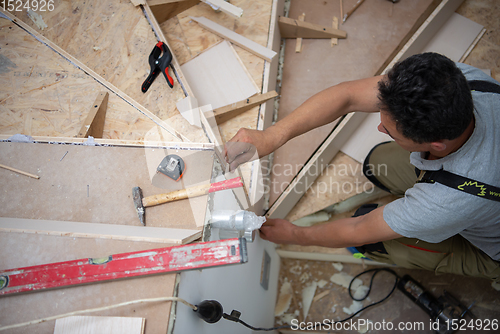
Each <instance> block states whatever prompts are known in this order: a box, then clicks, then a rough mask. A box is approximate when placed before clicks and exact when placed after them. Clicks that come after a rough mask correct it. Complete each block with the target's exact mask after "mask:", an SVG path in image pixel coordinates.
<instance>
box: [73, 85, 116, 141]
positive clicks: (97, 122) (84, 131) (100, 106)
mask: <svg viewBox="0 0 500 334" xmlns="http://www.w3.org/2000/svg"><path fill="white" fill-rule="evenodd" d="M108 98H109V94H108V92H100V93H99V95H97V98H96V99H95V101H94V103H92V106H91V107H90V112H89V114H88V116H87V119H86V120H85V122H83V125H82V128H81V129H80V131H79V132H78V135H77V136H76V137H77V138H87V137H89V136H92V137H94V138H102V134H103V132H104V121H105V118H106V110H107V108H108Z"/></svg>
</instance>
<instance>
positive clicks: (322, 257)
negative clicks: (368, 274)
mask: <svg viewBox="0 0 500 334" xmlns="http://www.w3.org/2000/svg"><path fill="white" fill-rule="evenodd" d="M276 253H278V255H279V256H280V257H281V258H284V259H299V260H310V261H332V262H343V263H355V264H363V261H364V263H365V264H370V265H375V266H387V263H381V262H376V261H371V260H363V259H356V258H355V257H353V256H352V255H345V254H333V253H313V252H297V251H287V250H283V249H277V250H276Z"/></svg>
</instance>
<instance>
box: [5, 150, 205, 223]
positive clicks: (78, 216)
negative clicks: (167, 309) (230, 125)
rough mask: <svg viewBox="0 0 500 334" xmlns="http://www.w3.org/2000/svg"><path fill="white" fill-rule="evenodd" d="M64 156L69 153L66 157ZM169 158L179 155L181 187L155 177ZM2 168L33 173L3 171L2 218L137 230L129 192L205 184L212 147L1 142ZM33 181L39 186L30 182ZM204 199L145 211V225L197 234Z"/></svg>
mask: <svg viewBox="0 0 500 334" xmlns="http://www.w3.org/2000/svg"><path fill="white" fill-rule="evenodd" d="M66 152H68V153H66ZM168 154H177V155H179V156H181V157H182V158H183V160H184V162H185V163H186V166H187V167H186V172H185V174H184V176H183V177H182V179H181V180H180V181H179V182H175V181H173V180H171V179H169V178H167V177H166V176H164V175H160V174H157V173H156V168H157V167H158V165H159V164H160V162H161V161H162V159H163V158H164V157H165V156H166V155H168ZM0 156H1V157H2V158H1V160H2V162H3V163H4V164H9V165H10V166H12V167H17V168H19V169H23V170H26V171H28V172H29V171H31V172H36V173H37V174H38V175H39V176H40V179H39V180H36V179H31V178H28V177H25V176H22V175H19V174H16V173H14V172H10V171H8V170H0V180H1V181H0V183H1V184H2V188H3V190H4V191H2V193H1V194H0V200H1V202H2V203H3V205H2V206H1V208H0V217H11V218H25V219H45V220H59V221H75V222H83V223H106V224H121V225H131V226H141V223H140V222H139V218H138V216H137V212H136V210H135V207H134V204H133V200H132V188H133V187H136V186H139V187H141V189H142V191H143V195H144V196H148V195H156V194H159V193H165V192H169V191H172V190H177V189H180V188H183V187H189V186H196V185H200V184H205V183H209V182H210V178H211V175H212V163H213V151H212V150H182V149H176V148H175V147H173V148H154V147H147V148H144V147H101V146H84V145H57V144H36V143H8V142H7V143H6V142H2V143H0ZM31 180H33V181H36V182H31ZM206 201H207V196H201V197H196V198H191V199H189V200H181V201H176V202H171V203H166V204H163V205H158V206H155V207H151V208H146V225H147V226H151V227H170V228H187V229H196V228H197V227H198V226H202V225H203V223H204V220H205V210H206V206H207V205H206V203H207V202H206Z"/></svg>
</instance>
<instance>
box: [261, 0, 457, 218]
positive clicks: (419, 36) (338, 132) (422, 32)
mask: <svg viewBox="0 0 500 334" xmlns="http://www.w3.org/2000/svg"><path fill="white" fill-rule="evenodd" d="M439 2H440V3H439V4H438V6H437V7H433V5H434V3H432V4H431V5H430V7H431V8H433V10H432V11H429V10H428V11H426V13H427V15H429V16H428V17H427V18H422V17H420V18H419V19H418V20H417V22H416V23H415V25H414V28H412V29H411V30H410V34H411V36H410V37H408V38H405V40H406V41H407V43H406V44H405V45H402V46H401V45H400V46H398V48H397V49H396V50H395V52H393V54H391V57H392V59H390V60H388V61H386V63H385V65H386V67H385V68H381V69H379V70H378V71H377V73H376V75H379V74H385V73H387V71H388V70H389V69H390V68H392V67H393V66H394V64H395V63H396V62H398V61H400V60H403V59H405V58H407V57H409V56H411V55H412V54H415V53H418V52H419V47H420V46H421V45H425V44H426V43H427V42H428V41H429V40H430V39H431V38H432V37H433V36H434V34H435V33H436V31H437V30H438V29H439V28H440V27H441V26H442V25H443V24H444V23H445V22H446V20H447V19H448V18H449V17H450V16H451V15H452V14H453V12H454V11H455V10H456V9H457V8H458V6H459V5H460V4H461V3H462V2H463V0H441V1H439ZM424 14H425V13H424ZM422 19H423V21H422ZM422 22H423V23H422ZM396 51H397V52H396ZM365 118H366V114H364V113H351V114H348V115H347V116H345V118H344V119H343V120H342V122H341V123H340V124H339V125H337V127H336V128H335V130H334V131H332V133H331V134H330V135H329V136H328V137H327V139H326V140H325V141H324V142H323V143H322V144H321V146H320V147H319V148H318V150H317V151H316V153H315V154H314V155H313V156H312V157H311V159H309V161H308V162H307V163H306V165H305V166H304V167H303V168H302V169H301V170H300V172H299V173H298V174H297V175H296V176H295V178H294V179H293V180H292V182H291V183H290V185H289V186H288V187H287V188H286V189H285V191H284V192H283V193H282V194H281V195H280V196H279V197H278V199H277V200H276V201H275V202H274V204H273V205H272V206H271V208H270V209H269V210H268V212H267V214H266V216H267V217H269V218H284V217H285V216H286V215H287V214H288V213H289V212H290V211H291V209H292V208H293V206H294V205H295V204H297V202H298V201H299V200H300V198H301V197H302V195H303V194H304V193H305V191H306V190H307V189H308V187H310V186H311V185H312V183H313V182H314V180H315V179H316V178H317V176H319V175H320V173H321V171H322V170H324V168H325V167H326V165H327V164H329V163H330V161H331V159H332V158H333V157H334V156H335V154H336V153H337V152H338V151H339V149H340V147H341V146H342V145H343V143H345V142H346V141H347V140H348V137H349V136H350V134H351V132H352V131H353V129H355V128H357V127H358V126H359V124H361V122H362V121H363V120H364V119H365ZM312 170H314V171H316V172H315V173H312V172H311V171H312Z"/></svg>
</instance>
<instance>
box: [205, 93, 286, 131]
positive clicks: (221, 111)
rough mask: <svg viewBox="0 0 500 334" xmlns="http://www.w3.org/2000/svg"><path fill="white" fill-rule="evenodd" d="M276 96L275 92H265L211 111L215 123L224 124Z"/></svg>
mask: <svg viewBox="0 0 500 334" xmlns="http://www.w3.org/2000/svg"><path fill="white" fill-rule="evenodd" d="M276 96H278V93H276V91H274V90H273V91H272V92H267V93H265V94H258V95H255V96H252V97H250V98H248V99H246V100H243V101H239V102H236V103H233V104H230V105H227V106H224V107H221V108H217V109H216V110H214V111H213V113H214V116H215V120H216V121H217V124H221V123H224V122H226V121H228V120H230V119H231V118H233V117H236V116H238V115H239V114H241V113H243V112H245V111H247V110H250V109H251V108H253V107H255V106H258V105H260V104H262V103H264V102H266V101H267V100H270V99H272V98H274V97H276Z"/></svg>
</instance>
